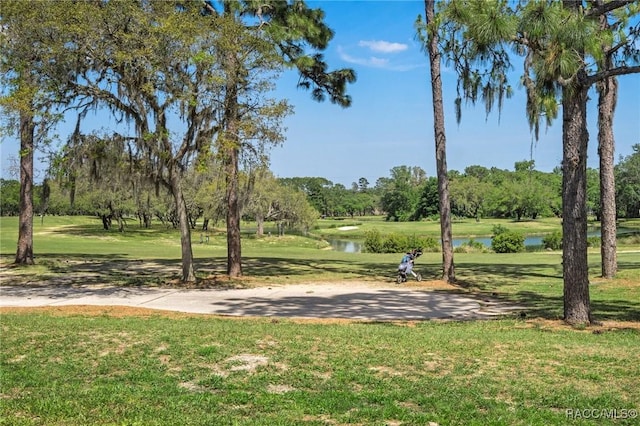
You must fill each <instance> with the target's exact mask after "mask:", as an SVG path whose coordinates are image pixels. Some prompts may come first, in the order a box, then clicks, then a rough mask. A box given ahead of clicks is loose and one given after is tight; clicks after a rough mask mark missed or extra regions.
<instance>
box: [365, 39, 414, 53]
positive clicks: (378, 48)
mask: <svg viewBox="0 0 640 426" xmlns="http://www.w3.org/2000/svg"><path fill="white" fill-rule="evenodd" d="M358 46H361V47H368V48H369V49H371V50H373V51H374V52H381V53H396V52H402V51H405V50H407V49H408V48H409V46H408V45H406V44H404V43H391V42H388V41H384V40H360V42H359V43H358Z"/></svg>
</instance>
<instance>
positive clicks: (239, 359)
mask: <svg viewBox="0 0 640 426" xmlns="http://www.w3.org/2000/svg"><path fill="white" fill-rule="evenodd" d="M225 363H227V364H231V367H230V368H229V370H230V371H248V372H254V371H256V369H257V368H258V367H260V366H263V365H267V364H268V363H269V358H267V357H266V356H262V355H251V354H241V355H236V356H232V357H230V358H227V359H226V360H225Z"/></svg>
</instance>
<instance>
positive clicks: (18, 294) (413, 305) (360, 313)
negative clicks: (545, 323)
mask: <svg viewBox="0 0 640 426" xmlns="http://www.w3.org/2000/svg"><path fill="white" fill-rule="evenodd" d="M67 305H99V306H133V307H142V308H150V309H162V310H169V311H179V312H190V313H200V314H217V315H231V316H259V317H292V318H351V319H363V320H419V319H433V318H454V319H471V318H489V317H493V316H496V315H501V314H505V313H509V312H512V311H513V310H514V309H517V308H515V307H509V306H505V305H503V304H498V303H495V302H489V301H486V300H485V301H483V300H480V299H475V298H473V297H470V296H464V295H460V294H455V293H451V292H445V291H435V290H434V291H421V290H412V289H409V288H402V287H390V288H377V287H371V286H367V285H363V284H356V285H352V284H301V285H288V286H271V287H258V288H251V289H240V290H233V289H230V290H219V289H206V290H182V289H167V288H147V287H141V288H135V287H124V288H123V287H110V286H101V287H96V286H86V287H71V286H65V287H60V286H37V287H24V286H0V307H36V306H67Z"/></svg>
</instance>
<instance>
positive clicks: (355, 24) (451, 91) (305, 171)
mask: <svg viewBox="0 0 640 426" xmlns="http://www.w3.org/2000/svg"><path fill="white" fill-rule="evenodd" d="M308 4H309V5H310V6H312V7H320V8H322V9H323V10H324V11H325V13H326V22H327V23H328V25H329V26H330V27H331V28H332V29H333V30H334V31H335V37H334V39H333V40H332V42H331V44H330V45H329V47H328V49H327V50H326V51H325V52H324V54H325V58H326V60H327V62H328V63H329V65H330V67H331V68H332V69H336V68H344V67H350V68H353V69H354V70H355V71H356V73H357V77H358V80H357V82H356V83H355V84H353V85H350V87H349V94H350V95H351V96H352V98H353V105H352V106H351V107H350V108H346V109H343V108H341V107H339V106H337V105H334V104H331V103H329V102H328V101H326V102H323V103H318V102H315V101H313V100H312V99H311V96H310V94H309V92H307V91H305V90H302V89H296V87H295V86H296V81H297V75H296V73H295V72H293V71H289V72H286V73H285V74H284V75H283V76H282V77H281V79H280V80H279V81H278V84H277V87H278V88H277V93H276V96H277V97H282V98H287V99H289V101H290V103H291V104H292V105H293V106H294V108H295V114H294V115H292V116H290V117H288V118H287V119H286V122H285V126H286V127H287V132H286V141H285V142H284V144H283V145H282V146H281V147H276V148H273V149H272V151H271V169H272V171H273V172H274V174H275V175H276V176H278V177H296V176H320V177H325V178H327V179H329V180H331V181H332V182H334V183H342V184H344V185H345V186H347V187H349V186H350V185H351V183H352V182H356V181H358V179H359V178H361V177H364V178H366V179H367V180H368V181H369V182H370V184H371V185H373V184H375V181H376V179H378V178H379V177H388V176H389V171H390V170H391V168H393V167H395V166H401V165H405V166H419V167H421V168H423V169H424V170H425V171H426V172H427V175H428V176H434V175H435V153H434V152H435V148H434V142H433V113H432V107H431V88H430V74H429V67H428V58H427V56H426V54H425V53H423V52H422V50H421V48H420V45H419V43H418V42H417V41H416V40H415V37H414V35H415V29H414V22H415V20H416V17H417V16H418V14H422V15H424V2H423V1H422V0H412V1H399V0H397V1H309V2H308ZM443 72H444V74H443V90H444V102H445V109H446V110H445V114H446V115H445V121H446V128H447V162H448V166H449V169H450V170H458V171H461V172H462V171H463V170H464V168H465V167H467V166H470V165H481V166H485V167H494V166H495V167H498V168H501V169H509V170H513V165H514V163H515V162H516V161H522V160H529V159H533V160H535V163H536V168H537V169H538V170H542V171H551V170H552V169H553V168H554V167H556V166H558V165H559V164H560V162H561V160H562V139H561V135H562V121H561V119H558V120H556V122H555V123H554V125H553V126H552V127H551V128H550V129H547V130H545V129H542V130H541V133H540V139H539V140H538V141H537V142H535V141H534V140H533V138H532V136H531V133H530V131H529V127H528V124H527V120H526V116H525V94H524V90H523V89H522V88H521V87H518V86H517V85H516V86H514V89H515V95H514V97H512V98H511V99H509V100H507V101H506V103H505V105H504V108H503V111H502V113H501V115H500V116H498V114H497V113H492V114H491V115H490V116H489V117H488V118H487V117H486V115H485V111H484V106H483V105H481V104H480V105H477V106H475V107H473V106H468V107H466V108H464V110H463V117H462V122H461V123H460V125H458V124H457V123H456V121H455V114H454V109H453V102H454V98H455V75H454V73H453V72H452V71H451V70H448V69H446V67H445V68H443ZM514 81H516V80H514ZM619 83H620V90H619V100H618V106H617V108H616V115H615V123H614V131H615V137H616V161H617V159H618V157H619V156H627V155H629V154H631V152H632V150H631V146H632V145H633V144H636V143H640V76H639V75H632V76H623V77H621V78H620V79H619ZM596 104H597V95H596V93H595V92H593V93H592V101H591V103H590V108H589V116H588V120H589V122H590V126H589V134H590V144H589V158H588V165H589V167H594V168H597V167H598V156H597V129H596V121H597V110H596ZM102 125H103V124H102V123H101V124H100V126H102ZM65 127H67V128H71V127H72V126H71V125H69V126H63V127H62V128H65ZM60 136H61V139H63V140H64V139H65V135H62V134H61V135H60ZM18 147H19V144H18V143H17V141H16V140H15V139H7V140H4V141H2V143H0V153H1V158H2V176H3V177H11V176H10V174H9V171H8V168H9V165H10V160H11V159H15V158H16V157H17V151H18ZM37 156H38V155H37ZM14 177H15V176H14ZM36 180H38V176H36Z"/></svg>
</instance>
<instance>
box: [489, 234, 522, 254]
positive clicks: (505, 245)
mask: <svg viewBox="0 0 640 426" xmlns="http://www.w3.org/2000/svg"><path fill="white" fill-rule="evenodd" d="M491 248H492V249H493V251H495V252H496V253H519V252H522V251H524V235H522V234H520V233H518V232H514V231H508V230H507V231H501V232H500V233H498V234H497V235H495V236H494V237H493V238H492V239H491Z"/></svg>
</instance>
